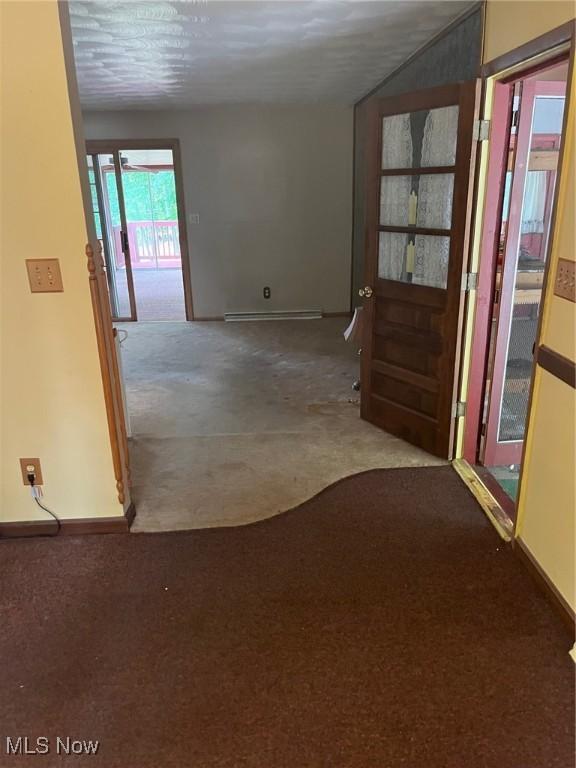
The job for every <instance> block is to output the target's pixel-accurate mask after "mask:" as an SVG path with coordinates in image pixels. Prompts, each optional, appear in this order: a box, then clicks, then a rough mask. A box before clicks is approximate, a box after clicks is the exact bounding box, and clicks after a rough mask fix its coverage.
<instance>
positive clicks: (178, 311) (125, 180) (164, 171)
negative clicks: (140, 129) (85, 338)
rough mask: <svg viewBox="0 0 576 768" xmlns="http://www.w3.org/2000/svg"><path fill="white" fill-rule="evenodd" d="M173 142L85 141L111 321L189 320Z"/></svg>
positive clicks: (188, 285) (181, 204)
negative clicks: (106, 281)
mask: <svg viewBox="0 0 576 768" xmlns="http://www.w3.org/2000/svg"><path fill="white" fill-rule="evenodd" d="M175 145H176V143H175V142H162V144H161V145H160V144H159V143H158V142H146V141H142V142H138V143H137V144H135V143H134V142H117V141H114V142H105V141H98V142H88V145H87V153H88V154H87V161H88V172H89V179H90V189H91V193H92V210H93V213H94V219H95V223H96V231H97V235H98V238H99V240H100V243H101V245H102V250H103V254H104V260H105V264H106V274H107V279H108V287H109V293H110V304H111V311H112V318H113V320H114V321H116V322H120V321H124V322H130V321H136V320H146V321H159V320H164V321H178V320H189V319H192V298H191V288H190V274H189V273H190V269H189V262H188V254H187V248H186V235H185V226H184V222H185V219H184V204H183V199H182V192H181V185H180V184H179V169H178V167H177V157H176V156H175V155H176V152H175V150H176V149H177V147H176V146H175Z"/></svg>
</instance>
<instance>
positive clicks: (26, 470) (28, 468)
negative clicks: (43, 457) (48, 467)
mask: <svg viewBox="0 0 576 768" xmlns="http://www.w3.org/2000/svg"><path fill="white" fill-rule="evenodd" d="M20 470H21V472H22V482H23V483H24V485H30V481H29V480H28V475H29V474H33V475H34V485H42V484H43V483H42V467H41V466H40V459H20Z"/></svg>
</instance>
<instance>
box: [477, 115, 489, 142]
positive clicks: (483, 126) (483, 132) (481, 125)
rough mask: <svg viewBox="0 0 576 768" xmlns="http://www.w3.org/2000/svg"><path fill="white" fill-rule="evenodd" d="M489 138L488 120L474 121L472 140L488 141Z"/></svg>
mask: <svg viewBox="0 0 576 768" xmlns="http://www.w3.org/2000/svg"><path fill="white" fill-rule="evenodd" d="M489 136H490V120H474V140H475V141H488V138H489Z"/></svg>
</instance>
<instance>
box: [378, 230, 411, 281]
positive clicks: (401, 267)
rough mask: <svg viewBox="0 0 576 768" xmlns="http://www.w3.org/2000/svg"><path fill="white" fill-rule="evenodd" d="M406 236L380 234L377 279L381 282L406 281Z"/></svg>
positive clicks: (393, 233) (389, 233)
mask: <svg viewBox="0 0 576 768" xmlns="http://www.w3.org/2000/svg"><path fill="white" fill-rule="evenodd" d="M407 247H408V235H402V234H399V233H397V232H380V240H379V243H378V277H379V278H381V279H382V280H401V281H403V282H406V281H407V277H406V256H407Z"/></svg>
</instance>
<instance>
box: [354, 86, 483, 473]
mask: <svg viewBox="0 0 576 768" xmlns="http://www.w3.org/2000/svg"><path fill="white" fill-rule="evenodd" d="M478 104H479V82H478V81H474V82H468V83H456V84H454V85H448V86H442V87H440V88H433V89H430V90H426V91H420V92H418V93H410V94H405V95H402V96H398V97H393V98H388V99H378V100H375V101H374V103H373V104H372V105H371V111H370V115H369V126H370V127H369V131H370V133H369V138H368V152H367V159H366V162H367V163H368V167H367V169H366V170H367V173H366V178H367V183H368V190H367V224H366V226H367V232H366V257H365V285H366V287H365V288H363V289H361V291H360V295H361V296H363V297H364V324H363V325H364V339H363V345H362V390H361V414H362V418H364V419H366V420H367V421H370V422H372V423H373V424H375V425H376V426H379V427H382V428H383V429H385V430H386V431H388V432H391V433H392V434H394V435H397V436H398V437H401V438H403V439H404V440H407V441H408V442H410V443H413V444H414V445H417V446H419V447H421V448H423V449H424V450H426V451H429V452H430V453H433V454H435V455H436V456H441V457H443V458H451V455H452V444H453V437H454V427H455V418H456V392H457V379H458V375H457V369H458V367H459V361H460V353H459V347H460V340H461V329H462V316H463V309H464V296H465V290H466V282H467V281H466V280H465V279H464V278H465V274H464V266H465V264H466V263H467V261H468V244H469V229H470V227H469V224H470V212H471V207H472V206H471V197H472V188H473V183H472V182H473V173H474V164H475V154H476V141H475V140H474V136H473V134H474V126H475V121H476V119H477V114H478Z"/></svg>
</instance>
